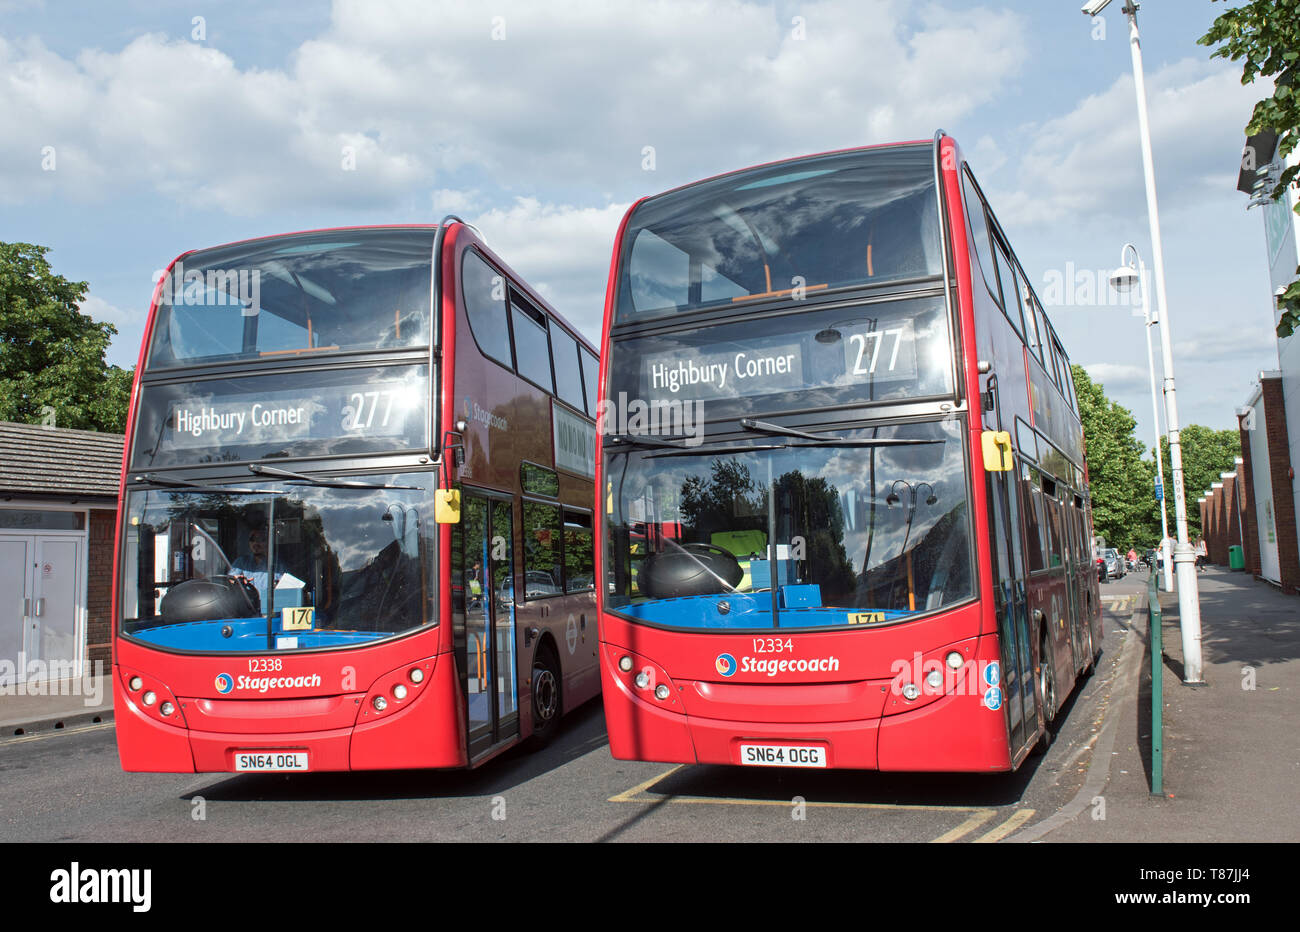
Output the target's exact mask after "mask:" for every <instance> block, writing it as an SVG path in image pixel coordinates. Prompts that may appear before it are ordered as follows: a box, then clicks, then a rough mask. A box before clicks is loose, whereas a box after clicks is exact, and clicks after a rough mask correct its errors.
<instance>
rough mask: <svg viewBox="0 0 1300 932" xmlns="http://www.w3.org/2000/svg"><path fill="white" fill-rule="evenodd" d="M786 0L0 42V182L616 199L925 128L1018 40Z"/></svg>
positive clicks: (427, 5)
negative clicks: (91, 45)
mask: <svg viewBox="0 0 1300 932" xmlns="http://www.w3.org/2000/svg"><path fill="white" fill-rule="evenodd" d="M799 15H800V16H801V17H802V19H803V27H802V28H803V30H804V34H805V38H802V39H800V38H797V37H796V36H795V35H794V34H793V30H792V27H791V24H790V23H786V22H782V21H781V20H780V18H779V17H777V16H774V15H773V11H772V9H771V8H770V7H767V6H765V5H759V4H752V3H743V2H740V0H657V2H654V3H635V4H611V3H608V2H603V0H568V2H557V3H549V4H537V3H527V2H524V0H501V2H497V3H494V4H492V5H490V6H484V5H481V4H466V3H461V2H453V0H442V2H426V0H367V2H364V3H363V2H360V0H338V2H336V3H335V5H334V8H333V11H332V19H331V24H330V26H329V28H328V29H327V30H326V31H325V32H324V33H322V34H321V35H319V36H316V37H313V38H310V39H308V40H306V41H304V42H302V43H301V44H300V45H299V46H298V47H297V49H296V50H295V51H294V53H293V54H292V55H291V56H290V57H289V59H288V60H287V62H286V64H285V65H284V67H282V68H274V69H258V68H240V67H239V66H238V65H237V64H236V63H235V61H234V60H233V59H232V58H231V56H229V55H227V54H225V53H224V52H222V51H220V50H218V49H215V48H209V47H206V46H205V45H203V44H200V43H196V42H192V41H190V40H189V39H188V38H181V39H169V38H168V37H166V36H164V35H161V34H150V35H143V36H140V37H138V38H136V39H134V40H133V41H131V42H130V43H129V44H128V45H127V46H126V47H125V48H123V49H121V50H119V51H115V52H109V51H100V50H88V51H85V52H82V53H81V54H80V55H78V56H77V57H76V59H75V60H69V59H66V58H63V57H62V56H60V55H58V54H56V53H54V52H52V51H50V50H49V49H48V48H46V47H45V46H44V45H42V44H41V43H40V42H39V41H38V40H24V41H22V42H16V43H6V42H5V41H4V40H0V90H2V91H3V93H0V200H3V201H8V202H10V203H25V202H29V201H32V200H39V199H41V198H45V197H49V196H50V195H52V194H59V193H62V194H66V195H68V196H71V197H73V198H79V199H85V198H87V197H92V196H95V195H100V196H109V195H117V194H120V193H122V191H123V190H124V189H126V188H128V187H139V186H143V187H146V188H153V189H155V190H156V191H158V192H160V193H161V194H163V195H164V196H166V197H168V198H170V199H172V200H174V201H175V202H177V203H179V204H182V205H185V206H187V207H198V206H212V207H216V208H218V209H220V210H222V211H225V212H228V213H233V214H242V215H258V214H263V213H266V212H269V211H271V210H274V209H276V208H280V207H285V206H302V205H310V206H313V207H320V206H323V205H333V206H342V207H356V206H359V205H365V206H369V207H374V206H380V207H383V206H384V205H391V204H396V203H398V202H399V201H400V202H406V201H405V198H408V197H409V196H410V195H411V194H413V193H416V191H417V190H418V189H420V188H424V189H426V190H432V189H433V188H434V187H435V186H437V187H439V188H441V189H442V190H444V191H446V190H455V189H464V190H468V189H472V188H475V187H479V186H484V185H488V184H489V183H490V185H492V186H496V187H498V188H500V189H502V190H504V191H505V192H507V196H510V197H513V196H518V195H525V196H536V194H537V192H536V190H535V189H534V188H533V187H532V186H534V185H545V186H554V187H561V188H564V189H565V190H567V191H569V192H571V193H572V192H577V191H583V192H590V191H593V190H594V191H599V192H625V193H623V194H621V195H620V194H615V195H614V196H613V197H606V200H610V199H614V198H616V197H620V196H622V197H626V196H627V194H629V193H634V192H637V191H644V190H657V189H660V188H662V187H665V186H667V184H665V182H668V183H676V182H680V181H686V180H689V179H691V178H693V177H698V176H700V175H703V174H707V173H711V172H713V171H717V170H724V169H730V168H734V167H735V166H736V165H739V164H745V162H746V160H756V159H759V158H770V157H772V155H773V154H778V155H780V154H785V155H796V154H802V153H806V152H810V151H817V150H820V149H829V148H837V147H843V146H848V145H857V144H863V143H867V142H873V141H886V140H892V139H899V138H912V137H923V138H925V137H929V136H930V135H931V134H932V133H933V131H934V129H935V127H936V126H938V125H941V124H943V123H946V122H950V121H952V120H954V119H957V118H959V117H960V116H962V115H964V114H966V113H968V112H969V111H971V110H972V109H973V108H975V107H977V106H979V105H980V104H982V103H985V102H988V101H990V100H993V99H995V97H996V95H998V94H999V92H1000V91H1001V89H1002V87H1003V85H1004V84H1005V82H1006V81H1007V80H1008V79H1009V78H1010V77H1011V76H1012V75H1014V74H1015V73H1016V72H1017V70H1018V69H1019V67H1020V62H1021V61H1022V60H1023V57H1024V51H1023V41H1022V37H1021V29H1020V26H1019V24H1018V22H1017V19H1016V17H1015V16H1014V15H1013V14H1012V13H1010V12H1008V11H988V10H983V9H975V10H966V11H955V10H951V9H948V8H946V7H943V6H939V5H935V4H931V5H927V6H925V7H923V8H921V9H920V10H919V12H918V11H917V10H916V9H914V8H913V7H912V6H911V5H909V4H906V3H904V2H902V0H857V2H854V0H821V2H811V3H808V4H807V5H805V6H802V7H801V8H800V9H799ZM496 17H500V19H499V20H497V19H495V18H496ZM494 28H496V29H498V31H499V34H503V35H504V38H503V39H500V40H494V38H493V31H494ZM501 31H503V32H501ZM970 49H978V50H979V54H969V50H970ZM43 145H52V146H54V147H55V149H56V151H57V154H58V167H57V170H56V171H53V172H49V171H45V172H42V170H41V166H40V163H39V160H40V151H39V150H40V147H41V146H43ZM644 146H654V147H655V150H656V160H657V171H658V174H657V175H656V174H651V173H647V172H643V170H642V148H643V147H644ZM346 150H350V152H351V157H352V158H354V159H355V166H356V168H355V171H348V170H345V165H344V163H345V161H346V160H347V159H348V158H349V155H348V151H346ZM588 197H590V195H588ZM569 200H574V198H573V197H571V196H570V197H569Z"/></svg>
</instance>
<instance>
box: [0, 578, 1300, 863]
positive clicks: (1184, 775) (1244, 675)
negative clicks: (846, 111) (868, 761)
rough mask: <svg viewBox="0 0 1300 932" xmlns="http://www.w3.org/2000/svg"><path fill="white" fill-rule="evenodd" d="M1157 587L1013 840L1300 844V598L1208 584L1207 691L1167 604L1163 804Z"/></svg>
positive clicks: (70, 714)
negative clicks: (1158, 788) (1089, 716)
mask: <svg viewBox="0 0 1300 932" xmlns="http://www.w3.org/2000/svg"><path fill="white" fill-rule="evenodd" d="M1144 578H1145V577H1131V579H1129V580H1126V581H1125V582H1126V583H1136V584H1137V585H1125V583H1117V584H1109V585H1108V586H1106V587H1103V597H1104V599H1105V600H1106V601H1107V602H1108V612H1107V622H1106V623H1107V626H1108V627H1109V626H1111V625H1113V624H1119V625H1120V627H1122V628H1124V629H1125V631H1124V635H1125V636H1124V641H1123V647H1122V648H1121V650H1120V656H1119V657H1118V658H1117V660H1116V671H1115V676H1114V678H1113V680H1112V681H1111V682H1110V684H1109V689H1110V695H1109V697H1108V699H1107V700H1106V710H1105V713H1104V717H1103V721H1102V724H1101V727H1100V729H1099V731H1098V734H1097V738H1096V744H1095V748H1094V751H1093V755H1092V757H1093V762H1092V765H1091V766H1090V768H1089V771H1088V774H1087V777H1086V779H1085V784H1084V787H1083V789H1082V791H1081V792H1079V793H1078V794H1077V796H1076V797H1075V799H1074V801H1073V802H1072V804H1071V805H1068V806H1066V807H1063V809H1062V810H1061V811H1060V812H1057V813H1055V814H1053V815H1051V816H1049V817H1048V818H1046V819H1044V820H1041V821H1039V822H1036V823H1034V824H1031V825H1029V826H1026V827H1025V828H1024V829H1022V830H1021V831H1019V832H1017V833H1015V834H1013V835H1011V836H1010V837H1009V838H1007V839H1006V840H1008V841H1020V842H1036V841H1050V842H1103V843H1104V842H1151V841H1175V842H1207V841H1208V842H1261V841H1270V842H1281V841H1289V842H1294V841H1297V840H1300V807H1298V806H1296V805H1295V791H1294V788H1295V786H1296V785H1297V784H1300V728H1297V723H1300V598H1298V597H1296V596H1290V595H1285V594H1283V593H1282V592H1280V591H1279V590H1277V589H1275V588H1273V587H1272V586H1270V585H1269V584H1267V583H1265V582H1260V581H1257V580H1254V579H1252V578H1251V577H1250V576H1248V575H1247V574H1245V573H1242V572H1233V571H1230V570H1228V569H1226V568H1224V567H1217V566H1211V567H1209V568H1208V569H1206V570H1205V571H1204V572H1203V573H1200V574H1199V575H1198V579H1197V581H1198V588H1199V592H1200V605H1201V629H1202V641H1201V650H1202V659H1203V676H1204V679H1205V685H1203V686H1186V685H1183V683H1182V673H1183V648H1182V639H1181V633H1180V629H1179V618H1178V598H1177V593H1165V592H1161V593H1160V597H1159V598H1160V605H1161V611H1162V621H1163V623H1162V632H1163V639H1164V645H1163V648H1164V649H1163V652H1162V660H1163V666H1164V676H1163V690H1162V701H1163V710H1164V723H1165V727H1164V741H1163V746H1164V756H1163V772H1164V780H1163V786H1162V793H1161V794H1159V795H1153V794H1152V792H1151V783H1150V780H1151V746H1152V742H1151V732H1152V728H1151V653H1150V637H1149V635H1150V618H1151V616H1150V613H1149V611H1148V608H1147V599H1146V595H1145V592H1146V590H1145V588H1139V586H1140V584H1141V583H1142V581H1143V579H1144ZM1120 586H1123V591H1122V592H1121V591H1120V589H1119V587H1120ZM1117 619H1118V620H1117ZM112 718H113V693H112V689H111V682H110V680H109V678H108V674H100V675H98V676H90V677H87V678H85V679H83V680H62V681H58V682H56V683H53V684H47V685H46V687H45V688H44V689H43V690H41V692H40V693H39V694H37V693H36V691H35V690H34V689H31V688H23V689H15V687H13V686H12V685H8V686H6V685H3V684H0V741H3V740H5V739H6V738H12V737H13V736H15V735H29V734H37V733H42V732H46V733H48V732H50V731H57V730H61V729H69V730H71V729H75V728H77V727H79V726H84V725H89V724H95V723H100V722H108V721H112Z"/></svg>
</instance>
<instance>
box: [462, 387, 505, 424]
mask: <svg viewBox="0 0 1300 932" xmlns="http://www.w3.org/2000/svg"><path fill="white" fill-rule="evenodd" d="M465 420H467V421H478V422H479V423H480V424H482V425H483V426H484V427H492V428H495V429H496V430H509V429H510V422H509V421H507V420H506V419H505V418H503V417H501V416H500V415H496V414H493V413H492V412H491V411H488V410H487V409H486V408H480V407H479V406H478V404H477V403H476V402H475V401H474V400H473V399H472V398H470V397H469V395H466V396H465Z"/></svg>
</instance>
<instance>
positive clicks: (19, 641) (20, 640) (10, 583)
mask: <svg viewBox="0 0 1300 932" xmlns="http://www.w3.org/2000/svg"><path fill="white" fill-rule="evenodd" d="M32 543H33V541H32V539H31V538H30V537H10V536H7V535H6V536H4V537H0V680H3V679H8V677H7V676H6V675H5V672H6V668H7V667H8V666H9V664H12V665H13V667H14V670H15V672H16V673H17V678H18V679H25V678H26V677H25V675H24V672H23V670H22V668H21V665H20V661H21V660H22V659H23V658H20V657H19V654H21V653H23V645H25V644H26V643H27V629H28V628H29V627H31V620H30V619H29V618H28V611H29V610H30V607H31V592H30V591H29V590H28V588H27V587H28V584H29V583H30V582H31V578H32ZM4 661H8V663H5V662H4Z"/></svg>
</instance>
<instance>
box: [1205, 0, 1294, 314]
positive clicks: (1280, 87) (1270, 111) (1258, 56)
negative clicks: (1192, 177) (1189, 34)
mask: <svg viewBox="0 0 1300 932" xmlns="http://www.w3.org/2000/svg"><path fill="white" fill-rule="evenodd" d="M1197 42H1198V43H1199V44H1200V45H1204V46H1212V45H1218V46H1219V48H1217V49H1215V50H1214V52H1213V53H1211V55H1210V57H1211V58H1226V59H1229V60H1230V61H1241V62H1242V66H1241V83H1242V84H1251V83H1253V82H1254V81H1255V79H1256V78H1272V79H1273V82H1274V84H1273V94H1272V96H1270V97H1265V98H1264V99H1263V100H1261V101H1259V102H1258V103H1256V104H1255V109H1254V111H1253V112H1252V113H1251V115H1250V122H1249V123H1248V124H1246V135H1248V136H1253V135H1254V134H1256V133H1260V132H1263V131H1264V130H1273V131H1275V132H1276V133H1277V134H1278V144H1277V154H1278V157H1279V158H1281V159H1285V158H1286V157H1287V156H1288V155H1289V154H1290V153H1291V152H1292V151H1293V150H1294V149H1295V147H1296V145H1297V143H1300V87H1297V86H1296V85H1295V83H1294V78H1295V75H1296V63H1297V61H1300V0H1250V2H1248V3H1244V4H1242V5H1240V6H1237V7H1234V8H1232V9H1230V10H1228V11H1226V12H1225V13H1223V14H1222V15H1220V16H1219V17H1218V18H1217V19H1216V20H1215V21H1214V23H1213V25H1211V26H1210V30H1209V32H1207V33H1206V34H1205V35H1203V36H1201V38H1199V39H1198V40H1197ZM1249 156H1250V153H1247V157H1248V158H1249ZM1246 167H1247V168H1251V167H1255V166H1254V165H1252V164H1247V165H1246ZM1288 185H1297V186H1298V187H1300V165H1292V166H1291V167H1289V168H1287V169H1286V170H1285V171H1284V172H1282V174H1281V176H1280V177H1279V178H1278V181H1277V184H1276V186H1275V187H1274V188H1273V192H1272V194H1273V197H1274V198H1275V199H1276V198H1278V197H1281V196H1282V194H1283V193H1284V192H1285V190H1286V188H1287V186H1288ZM1296 211H1297V212H1300V203H1297V205H1296ZM1296 273H1297V274H1300V267H1298V268H1297V269H1296ZM1278 307H1279V309H1280V310H1281V311H1282V318H1281V320H1280V321H1279V322H1278V325H1277V334H1278V336H1279V337H1288V336H1290V335H1291V333H1292V332H1293V331H1294V330H1295V329H1296V328H1297V327H1298V326H1300V279H1298V280H1297V281H1295V282H1292V283H1291V285H1290V287H1289V288H1287V290H1286V292H1285V293H1284V294H1283V295H1282V296H1281V297H1280V298H1279V299H1278Z"/></svg>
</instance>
